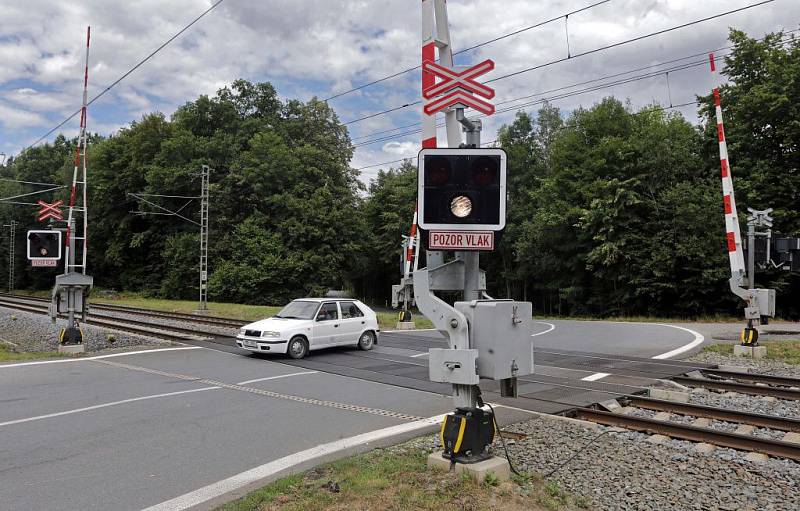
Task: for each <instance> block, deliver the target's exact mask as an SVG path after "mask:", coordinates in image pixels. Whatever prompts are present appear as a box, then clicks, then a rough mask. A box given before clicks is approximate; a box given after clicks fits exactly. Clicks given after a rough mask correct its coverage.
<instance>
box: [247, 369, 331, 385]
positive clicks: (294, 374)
mask: <svg viewBox="0 0 800 511" xmlns="http://www.w3.org/2000/svg"><path fill="white" fill-rule="evenodd" d="M317 373H319V371H303V372H300V373H290V374H280V375H278V376H267V377H266V378H256V379H255V380H245V381H240V382H239V383H237V384H236V385H247V384H248V383H256V382H260V381H267V380H278V379H280V378H288V377H290V376H300V375H303V374H317Z"/></svg>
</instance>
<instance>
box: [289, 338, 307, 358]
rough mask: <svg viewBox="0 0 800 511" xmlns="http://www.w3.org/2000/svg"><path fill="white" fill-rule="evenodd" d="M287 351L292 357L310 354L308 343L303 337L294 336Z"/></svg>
mask: <svg viewBox="0 0 800 511" xmlns="http://www.w3.org/2000/svg"><path fill="white" fill-rule="evenodd" d="M286 352H287V353H288V354H289V356H290V357H292V358H297V359H299V358H303V357H305V356H306V355H307V354H308V343H307V342H306V340H305V339H303V338H302V337H292V340H291V341H289V346H288V348H287V350H286Z"/></svg>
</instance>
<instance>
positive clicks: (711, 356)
mask: <svg viewBox="0 0 800 511" xmlns="http://www.w3.org/2000/svg"><path fill="white" fill-rule="evenodd" d="M686 361H689V362H703V363H706V364H719V365H728V366H739V367H746V368H747V369H749V370H750V371H751V372H754V373H764V374H772V375H775V376H787V377H790V378H800V366H797V365H792V364H785V363H783V362H780V361H777V360H766V359H763V358H762V359H752V358H746V357H732V356H727V355H722V354H719V353H714V352H709V351H706V352H702V353H698V354H697V355H694V356H692V357H690V358H688V359H686Z"/></svg>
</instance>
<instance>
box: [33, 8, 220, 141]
mask: <svg viewBox="0 0 800 511" xmlns="http://www.w3.org/2000/svg"><path fill="white" fill-rule="evenodd" d="M224 1H225V0H217V1H216V2H215V3H214V4H212V5H211V7H209V8H208V9H206V10H205V11H203V13H202V14H200V15H199V16H197V17H196V18H195V19H193V20H192V21H191V22H190V23H189V24H188V25H186V26H185V27H183V28H182V29H180V30H179V31H178V32H177V33H176V34H175V35H173V36H172V37H170V38H169V39H167V40H166V42H164V43H163V44H162V45H161V46H159V47H158V48H156V49H155V50H154V51H153V52H151V53H150V54H149V55H148V56H146V57H145V58H143V59H142V60H140V61H139V62H138V63H137V64H136V65H135V66H133V67H132V68H130V69H129V70H128V71H126V72H125V73H124V74H123V75H122V76H120V77H119V78H117V79H116V80H114V82H113V83H112V84H111V85H109V86H108V87H106V88H105V89H103V91H102V92H100V94H98V95H96V96H95V97H93V98H92V99H91V101H89V102H88V103H87V104H86V106H89V105H91V104H92V103H94V102H95V101H97V100H98V99H100V98H101V97H102V96H103V95H104V94H105V93H106V92H108V91H110V90H111V89H113V88H114V87H115V86H116V85H117V84H119V83H120V82H121V81H122V80H124V79H125V78H127V77H128V76H129V75H130V74H131V73H133V72H134V71H136V70H137V69H139V67H141V66H142V65H143V64H144V63H145V62H147V61H148V60H150V59H151V58H152V57H153V56H155V55H156V54H157V53H158V52H160V51H161V50H163V49H164V48H165V47H166V46H167V45H168V44H169V43H171V42H172V41H174V40H175V39H177V38H178V37H179V36H180V35H181V34H183V33H184V32H186V31H187V30H189V28H190V27H192V25H194V24H195V23H197V22H198V21H200V20H201V19H202V18H203V17H204V16H205V15H206V14H208V13H210V12H211V11H213V10H214V9H215V8H216V7H217V6H218V5H219V4H221V3H222V2H224ZM81 110H82V109H78V110H76V111H75V112H74V113H73V114H72V115H70V116H69V117H67V118H66V119H64V120H63V121H61V123H59V124H58V125H57V126H56V127H55V128H53V129H51V130H50V131H48V132H47V133H45V134H44V135H42V136H41V137H39V138H38V139H37V140H36V142H34V143H32V144H30V145H29V146H27V147H25V148H24V149H23V150H22V151H20V153H22V152H25V151H26V150H27V149H30V148H31V147H34V146H35V145H37V144H39V142H41V141H42V140H44V139H46V138H47V137H49V136H50V135H51V134H53V132H54V131H56V130H57V129H58V128H60V127H61V126H63V125H65V124H66V123H68V122H69V121H70V120H72V119H73V118H74V117H75V116H76V115H78V114H79V113H81Z"/></svg>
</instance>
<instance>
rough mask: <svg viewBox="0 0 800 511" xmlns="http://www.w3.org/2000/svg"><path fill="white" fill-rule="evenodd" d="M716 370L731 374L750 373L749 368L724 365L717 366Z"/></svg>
mask: <svg viewBox="0 0 800 511" xmlns="http://www.w3.org/2000/svg"><path fill="white" fill-rule="evenodd" d="M717 369H719V370H720V371H728V372H731V373H749V372H750V368H749V367H744V366H731V365H724V364H720V365H718V366H717Z"/></svg>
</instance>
